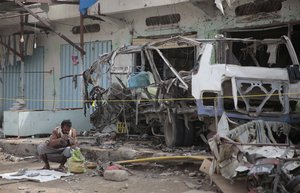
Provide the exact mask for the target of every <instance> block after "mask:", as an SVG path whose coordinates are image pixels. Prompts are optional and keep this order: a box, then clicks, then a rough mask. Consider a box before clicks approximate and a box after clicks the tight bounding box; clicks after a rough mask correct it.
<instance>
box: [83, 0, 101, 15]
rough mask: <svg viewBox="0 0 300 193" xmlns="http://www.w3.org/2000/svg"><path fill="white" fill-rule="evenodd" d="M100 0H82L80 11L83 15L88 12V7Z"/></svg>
mask: <svg viewBox="0 0 300 193" xmlns="http://www.w3.org/2000/svg"><path fill="white" fill-rule="evenodd" d="M97 1H98V0H80V2H79V3H80V4H79V11H80V13H81V14H82V15H86V14H87V9H88V8H89V7H91V6H92V5H94V4H95V3H96V2H97Z"/></svg>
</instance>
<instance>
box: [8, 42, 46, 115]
mask: <svg viewBox="0 0 300 193" xmlns="http://www.w3.org/2000/svg"><path fill="white" fill-rule="evenodd" d="M24 71H25V74H24V91H25V93H24V95H25V99H26V109H39V110H41V109H43V108H44V101H43V100H44V74H43V73H42V72H43V71H44V48H43V47H38V48H36V49H35V50H34V52H33V55H32V56H26V57H25V61H24ZM20 72H21V65H14V66H7V67H6V68H5V69H4V70H3V98H4V102H3V110H9V109H10V108H11V107H12V104H13V103H14V102H15V98H18V97H20V96H19V86H20V75H21V74H20Z"/></svg>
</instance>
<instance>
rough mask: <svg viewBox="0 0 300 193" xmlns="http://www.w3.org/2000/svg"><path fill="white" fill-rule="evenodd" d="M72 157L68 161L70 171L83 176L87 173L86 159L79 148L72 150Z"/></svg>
mask: <svg viewBox="0 0 300 193" xmlns="http://www.w3.org/2000/svg"><path fill="white" fill-rule="evenodd" d="M71 154H72V156H71V157H70V158H69V159H68V171H69V172H71V173H75V174H81V173H84V172H85V171H86V169H85V164H84V162H85V158H84V156H83V155H82V153H81V151H80V149H79V148H76V149H72V150H71Z"/></svg>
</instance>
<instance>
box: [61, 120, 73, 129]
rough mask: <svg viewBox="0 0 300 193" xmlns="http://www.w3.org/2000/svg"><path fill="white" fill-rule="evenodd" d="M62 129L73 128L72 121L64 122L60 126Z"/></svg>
mask: <svg viewBox="0 0 300 193" xmlns="http://www.w3.org/2000/svg"><path fill="white" fill-rule="evenodd" d="M60 126H61V127H64V126H68V127H72V122H71V120H69V119H68V120H63V121H62V122H61V124H60Z"/></svg>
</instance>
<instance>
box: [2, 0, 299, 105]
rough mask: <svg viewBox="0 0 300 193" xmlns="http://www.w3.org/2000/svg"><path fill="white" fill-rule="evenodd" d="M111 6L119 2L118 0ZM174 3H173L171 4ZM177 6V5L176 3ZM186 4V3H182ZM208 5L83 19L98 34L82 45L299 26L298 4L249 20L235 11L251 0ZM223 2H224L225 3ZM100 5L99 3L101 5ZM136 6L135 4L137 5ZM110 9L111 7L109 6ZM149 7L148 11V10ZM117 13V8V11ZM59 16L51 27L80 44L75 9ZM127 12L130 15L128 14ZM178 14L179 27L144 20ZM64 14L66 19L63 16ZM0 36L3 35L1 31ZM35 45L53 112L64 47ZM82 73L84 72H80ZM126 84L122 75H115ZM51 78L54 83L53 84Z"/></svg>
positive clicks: (127, 62) (51, 42)
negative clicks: (152, 24)
mask: <svg viewBox="0 0 300 193" xmlns="http://www.w3.org/2000/svg"><path fill="white" fill-rule="evenodd" d="M131 1H132V2H139V1H140V0H131ZM113 2H115V3H116V2H118V1H117V0H115V1H113ZM172 2H173V1H172ZM178 2H179V1H178ZM182 2H185V1H182ZM210 2H211V1H204V0H203V1H189V2H185V3H178V4H177V3H173V4H172V3H170V5H164V6H159V5H157V6H153V7H150V6H146V7H143V8H141V9H138V7H134V9H133V8H132V9H131V8H128V9H127V11H126V10H125V11H124V12H122V13H119V12H120V11H118V10H110V11H107V12H106V14H107V15H108V16H107V17H103V19H104V20H105V22H101V21H97V20H90V19H85V24H91V23H99V24H100V26H101V30H100V32H97V33H87V34H85V35H84V36H85V37H84V41H85V42H91V41H103V40H111V41H112V49H116V48H117V47H119V46H122V45H129V44H131V42H132V39H133V38H137V37H141V36H159V35H167V34H178V33H185V32H197V36H198V37H199V38H210V37H214V36H215V35H216V34H217V33H218V31H219V30H221V29H230V28H245V27H260V26H265V25H277V24H280V23H288V22H298V21H300V12H299V10H300V1H299V0H286V1H284V2H282V9H281V10H280V11H278V12H273V13H268V14H255V15H249V16H241V17H236V16H235V8H236V7H237V6H239V5H243V4H245V3H249V2H254V0H251V1H248V0H236V1H235V2H234V3H233V5H232V7H231V8H230V7H228V6H227V5H226V4H225V3H224V4H223V5H224V12H225V15H223V14H222V13H221V11H220V10H219V9H217V8H216V6H215V4H214V3H210ZM224 2H225V1H224ZM100 4H101V1H100ZM136 5H138V4H136ZM112 7H113V6H112ZM149 7H150V8H149ZM116 9H117V8H116ZM59 10H60V11H59V12H55V11H53V10H51V14H50V15H49V16H48V17H49V18H50V19H51V17H55V16H56V17H57V18H56V19H57V20H53V21H52V22H51V24H52V25H53V26H54V27H55V29H56V30H57V31H59V32H62V33H63V34H64V35H66V36H67V37H68V38H70V39H71V40H72V41H73V42H75V43H79V41H80V37H79V34H78V35H73V34H72V33H71V29H72V27H73V26H76V25H79V17H77V14H78V13H74V12H75V11H76V10H77V8H74V7H73V8H72V10H73V11H72V14H69V15H66V13H65V12H64V11H63V10H64V9H62V7H60V8H59ZM128 10H130V11H128ZM97 11H98V10H97V9H96V8H95V7H93V8H92V9H90V10H89V12H90V14H96V13H97ZM174 13H179V14H180V15H181V20H180V22H179V23H178V24H175V25H169V26H157V27H147V26H146V24H145V20H146V18H148V17H153V16H162V15H168V14H174ZM64 14H65V15H64ZM63 17H72V18H69V19H62V18H63ZM1 33H5V32H4V31H1V32H0V34H1ZM37 43H38V45H39V46H43V47H44V54H45V57H44V64H45V69H44V70H45V71H49V70H54V73H53V74H45V81H44V87H45V88H47V89H45V90H44V96H45V103H44V108H45V109H52V108H53V100H54V99H56V100H57V99H59V98H60V88H59V85H60V80H59V78H60V76H61V72H60V69H61V67H60V65H64V64H60V46H61V45H62V44H66V42H65V41H64V40H62V39H61V38H60V37H58V36H57V35H55V34H53V33H50V34H48V35H47V34H38V39H37ZM132 64H133V59H132V57H130V56H125V57H122V58H120V57H119V58H118V59H117V63H116V65H117V66H132ZM83 70H84V69H83ZM118 76H120V77H121V78H122V79H123V80H124V81H126V76H125V75H118ZM53 78H54V81H53ZM54 107H55V108H58V107H59V101H57V102H56V103H55V104H54Z"/></svg>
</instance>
